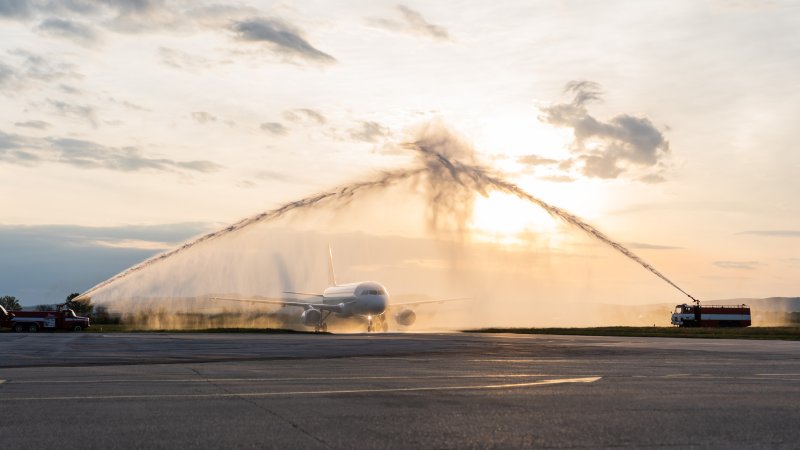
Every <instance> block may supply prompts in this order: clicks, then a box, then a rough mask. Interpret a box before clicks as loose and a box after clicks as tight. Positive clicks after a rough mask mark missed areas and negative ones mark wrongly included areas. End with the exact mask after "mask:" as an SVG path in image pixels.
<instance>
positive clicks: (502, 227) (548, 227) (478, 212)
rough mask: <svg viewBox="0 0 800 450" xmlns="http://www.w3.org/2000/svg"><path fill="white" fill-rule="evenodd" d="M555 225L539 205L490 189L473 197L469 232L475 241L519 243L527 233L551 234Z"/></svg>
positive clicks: (554, 220) (554, 231) (553, 232)
mask: <svg viewBox="0 0 800 450" xmlns="http://www.w3.org/2000/svg"><path fill="white" fill-rule="evenodd" d="M557 225H558V224H557V222H556V219H554V218H552V217H550V215H549V214H547V213H546V212H545V211H544V210H542V209H541V208H538V207H536V206H534V205H531V204H529V203H526V202H524V201H522V200H520V199H518V198H516V197H513V196H511V195H509V194H504V193H502V192H492V193H490V194H489V196H488V197H478V198H477V199H476V200H475V210H474V212H473V215H472V231H473V235H475V237H476V238H477V239H479V240H486V241H491V242H496V243H500V244H506V245H513V244H523V243H525V241H526V236H530V235H531V234H536V235H546V236H548V237H549V238H553V237H555V235H556V234H557ZM548 240H550V239H548Z"/></svg>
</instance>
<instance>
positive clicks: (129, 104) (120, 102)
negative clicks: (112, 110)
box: [108, 97, 150, 112]
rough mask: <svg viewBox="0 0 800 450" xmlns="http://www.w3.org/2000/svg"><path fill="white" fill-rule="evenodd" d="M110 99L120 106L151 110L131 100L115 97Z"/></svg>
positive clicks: (137, 109) (109, 98) (109, 99)
mask: <svg viewBox="0 0 800 450" xmlns="http://www.w3.org/2000/svg"><path fill="white" fill-rule="evenodd" d="M108 101H110V102H111V103H114V104H117V105H119V106H122V107H124V108H125V109H130V110H132V111H143V112H149V111H150V110H149V109H147V108H145V107H144V106H140V105H137V104H136V103H133V102H129V101H127V100H119V99H116V98H114V97H108Z"/></svg>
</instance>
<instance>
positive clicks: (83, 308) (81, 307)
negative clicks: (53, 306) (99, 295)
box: [65, 292, 94, 316]
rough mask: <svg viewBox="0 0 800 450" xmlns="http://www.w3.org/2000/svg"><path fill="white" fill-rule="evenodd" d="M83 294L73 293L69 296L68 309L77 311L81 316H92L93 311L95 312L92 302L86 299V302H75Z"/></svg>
mask: <svg viewBox="0 0 800 450" xmlns="http://www.w3.org/2000/svg"><path fill="white" fill-rule="evenodd" d="M80 295H81V294H79V293H77V292H73V293H72V294H69V295H68V296H67V300H66V302H65V304H66V305H67V308H69V309H71V310H73V311H75V314H77V315H79V316H91V315H92V310H94V305H92V302H91V300H89V299H84V300H75V298H77V297H78V296H80Z"/></svg>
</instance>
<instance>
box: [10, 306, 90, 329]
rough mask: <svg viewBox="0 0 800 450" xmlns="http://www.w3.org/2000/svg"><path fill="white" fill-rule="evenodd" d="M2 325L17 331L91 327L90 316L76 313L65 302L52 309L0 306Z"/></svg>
mask: <svg viewBox="0 0 800 450" xmlns="http://www.w3.org/2000/svg"><path fill="white" fill-rule="evenodd" d="M0 327H4V328H11V329H12V330H14V331H16V332H18V333H19V332H23V331H28V332H31V333H35V332H37V331H39V330H70V331H81V330H84V329H86V328H89V318H88V317H81V316H78V315H75V311H73V310H71V309H69V308H67V306H66V305H65V304H61V305H56V309H55V310H52V311H6V309H5V308H3V307H2V306H0Z"/></svg>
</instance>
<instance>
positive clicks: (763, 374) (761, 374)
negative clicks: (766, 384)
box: [754, 373, 800, 377]
mask: <svg viewBox="0 0 800 450" xmlns="http://www.w3.org/2000/svg"><path fill="white" fill-rule="evenodd" d="M754 375H755V376H757V377H797V376H800V373H756V374H754Z"/></svg>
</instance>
